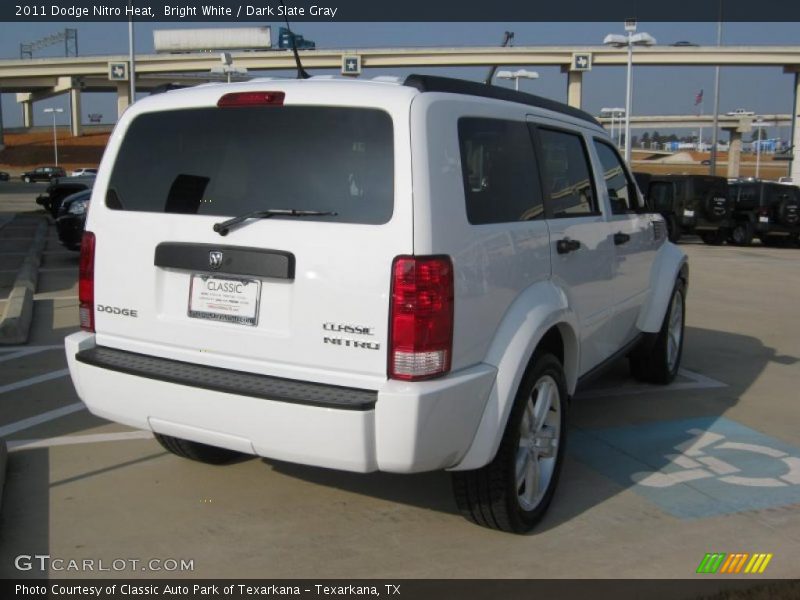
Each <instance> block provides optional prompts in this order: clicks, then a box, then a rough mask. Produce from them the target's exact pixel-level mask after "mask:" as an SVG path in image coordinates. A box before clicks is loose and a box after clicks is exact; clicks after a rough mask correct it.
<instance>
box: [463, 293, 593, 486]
mask: <svg viewBox="0 0 800 600" xmlns="http://www.w3.org/2000/svg"><path fill="white" fill-rule="evenodd" d="M553 327H558V328H559V332H560V333H561V336H562V339H563V341H564V363H565V364H564V371H565V374H566V378H567V389H568V393H569V394H570V395H571V394H572V393H573V392H574V391H575V386H576V384H577V379H578V364H579V357H580V354H579V353H580V345H579V342H578V339H579V338H578V337H577V335H576V333H575V332H576V331H578V326H577V318H576V317H575V314H574V313H573V312H572V310H571V308H570V306H569V302H568V300H567V295H566V294H565V293H564V292H563V290H561V289H560V288H558V287H557V286H556V285H555V284H554V283H553V282H552V281H550V280H548V281H542V282H539V283H536V284H534V285H532V286H531V287H529V288H528V289H527V290H525V291H524V292H523V293H522V294H520V296H519V297H518V298H517V299H516V300H515V301H514V302H513V303H512V304H511V306H510V307H509V309H508V311H507V312H506V314H505V316H504V317H503V320H502V321H501V323H500V326H499V327H498V329H497V334H496V335H495V337H494V339H493V340H492V343H491V345H490V346H489V350H488V352H487V354H486V358H485V360H484V362H485V363H487V364H489V365H492V366H494V367H495V368H496V369H497V377H496V378H495V381H494V385H493V386H492V389H491V392H490V393H489V396H488V398H487V401H486V406H485V408H484V411H483V415H482V416H481V420H480V423H479V425H478V428H477V430H476V432H475V435H474V437H473V439H472V444H471V445H470V447H469V449H468V450H467V452H466V453H465V454H464V456H463V457H462V459H461V460H460V461H459V462H458V463H457V464H456V465H454V466H453V467H451V468H450V469H448V470H451V471H465V470H471V469H479V468H480V467H482V466H484V465H486V464H488V463H489V462H491V460H492V459H493V458H494V456H495V454H496V453H497V449H498V448H499V446H500V441H501V440H502V438H503V433H504V432H505V428H506V422H507V421H508V417H509V414H510V413H511V407H512V406H513V404H514V399H515V398H516V395H517V389H518V388H519V385H520V382H521V381H522V377H523V375H524V374H525V371H526V370H527V368H528V365H529V364H530V361H531V358H532V356H533V353H534V351H535V350H536V348H537V346H538V345H539V342H540V341H541V339H542V337H544V335H545V334H546V333H547V332H548V331H549V330H550V329H551V328H553Z"/></svg>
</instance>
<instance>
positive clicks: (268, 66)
mask: <svg viewBox="0 0 800 600" xmlns="http://www.w3.org/2000/svg"><path fill="white" fill-rule="evenodd" d="M352 54H357V55H359V56H361V63H362V68H363V69H370V68H395V67H405V68H411V67H456V66H490V65H508V66H512V65H513V66H516V65H529V66H558V67H561V70H562V71H563V72H564V73H566V74H567V86H566V88H567V89H566V92H567V93H566V96H567V102H568V103H569V104H570V105H572V106H578V107H579V106H580V105H581V99H582V87H583V73H584V70H581V69H579V68H577V66H576V64H575V63H576V61H575V55H576V54H582V55H589V57H590V63H591V66H592V67H601V66H624V65H626V64H627V51H626V49H624V48H613V47H607V46H583V47H576V46H515V47H510V48H500V47H496V46H489V47H458V48H361V49H358V48H354V49H336V50H332V49H320V50H303V51H300V55H301V57H302V60H303V64H304V66H305V67H306V68H307V69H336V70H338V69H340V68H341V64H342V57H343V56H344V55H352ZM633 56H634V64H635V65H636V66H687V67H688V66H691V67H699V66H723V67H725V66H727V67H734V66H737V67H741V66H749V67H753V66H763V67H781V68H783V70H784V72H786V73H790V74H793V75H794V86H795V106H794V110H793V115H794V121H795V122H797V120H798V113H800V110H798V105H797V97H798V91H800V46H721V47H718V46H693V47H675V46H654V47H651V48H637V49H636V51H635V52H634V55H633ZM127 59H128V57H127V56H125V55H117V56H84V57H70V58H39V59H31V60H4V61H0V93H1V92H5V91H13V92H18V93H20V94H22V95H21V96H19V97H18V100H19V101H20V102H21V103H22V105H23V111H26V110H27V111H28V112H30V109H25V108H24V107H25V105H26V104H28V105H30V103H32V102H34V101H36V100H37V99H39V98H42V97H48V94H49V95H53V94H58V93H70V94H71V96H72V98H73V103H72V104H73V111H72V112H73V113H74V114H73V116H74V117H75V116H79V114H80V112H79V110H78V111H77V113H76V110H75V108H74V107H75V105H76V104H77V105H79V104H80V98H79V96H80V92H81V91H82V90H85V89H92V88H91V87H88V86H91V85H92V84H93V82H94V85H97V86H98V88H96V89H101V88H102V84H101V83H100V80H102V79H103V78H105V79H107V77H108V75H107V74H108V64H109V62H126V61H127ZM233 59H234V62H235V64H236V65H237V66H239V67H245V68H247V69H248V70H249V71H267V70H277V69H280V70H291V69H294V59H293V56H292V53H291V52H290V51H288V50H270V51H265V52H238V53H233ZM218 60H219V58H218V56H217V54H216V53H191V54H155V55H139V56H137V58H136V63H137V64H136V72H137V87H142V88H145V87H146V81H147V77H148V76H155V75H159V74H160V75H164V74H167V73H169V74H173V75H171V77H175V76H178V75H184V74H188V73H208V72H209V71H210V70H211V68H212V67H215V66H217V65H218ZM65 78H67V79H65ZM139 81H141V82H142V83H141V84H139V83H138V82H139ZM120 83H121V82H120ZM124 88H125V86H124V85H121V84H115V85H114V86H113V87H112V88H110V89H116V91H117V94H118V102H117V105H118V109H119V110H120V111H122V110H124V108H125V107H126V106H127V104H128V102H129V101H130V99H129V98H127V97H126V94H127V92H125V90H124ZM103 89H105V88H103ZM24 94H30V96H25V95H24ZM79 129H80V124H79V119H75V118H73V133H76V134H79ZM793 130H794V136H793V143H794V146H795V147H798V148H800V127H798V126H797V123H795V124H794V127H793ZM795 169H796V170H797V171H798V172H797V173H796V174H795V175H796V176H797V177H798V179H800V161H795V162H794V165H793V174H794V170H795Z"/></svg>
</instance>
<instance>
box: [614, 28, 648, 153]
mask: <svg viewBox="0 0 800 600" xmlns="http://www.w3.org/2000/svg"><path fill="white" fill-rule="evenodd" d="M634 31H636V19H627V20H626V21H625V32H626V35H618V34H616V33H609V34H608V35H607V36H606V37H605V39H604V40H603V43H604V44H606V45H608V46H614V47H615V48H625V47H627V48H628V77H627V79H628V81H627V87H626V94H625V160H626V161H627V162H628V163H630V161H631V105H632V104H633V85H632V80H631V73H632V71H633V47H634V46H652V45H654V44H655V43H656V40H655V38H654V37H653V36H652V35H650V34H649V33H645V32H643V31H642V32H640V33H634Z"/></svg>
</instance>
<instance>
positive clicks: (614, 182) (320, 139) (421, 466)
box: [66, 76, 688, 532]
mask: <svg viewBox="0 0 800 600" xmlns="http://www.w3.org/2000/svg"><path fill="white" fill-rule="evenodd" d="M92 194H93V196H92V202H91V210H90V211H89V215H88V220H87V223H86V233H85V236H84V238H83V245H82V254H81V263H80V265H81V266H80V319H81V326H82V328H83V330H84V331H81V332H79V333H75V334H73V335H71V336H69V337H68V338H67V340H66V351H67V355H68V359H69V367H70V371H71V373H72V378H73V380H74V382H75V387H76V389H77V390H78V393H79V394H80V397H81V398H82V399H83V400H84V401H85V402H86V405H87V406H88V407H89V409H90V410H91V411H92V412H93V413H94V414H96V415H99V416H101V417H106V418H108V419H112V420H114V421H118V422H121V423H125V424H127V425H130V426H133V427H139V428H142V429H148V430H152V431H153V432H155V434H156V437H157V438H158V440H159V441H160V442H161V444H162V445H163V446H164V447H165V448H166V449H168V450H170V451H171V452H173V453H175V454H177V455H180V456H184V457H187V458H191V459H195V460H201V461H206V462H213V463H220V462H225V461H228V460H230V459H232V458H234V457H236V456H237V455H238V453H247V454H255V455H259V456H264V457H270V458H275V459H279V460H284V461H291V462H296V463H303V464H308V465H317V466H321V467H330V468H335V469H344V470H348V471H359V472H365V473H366V472H371V471H377V470H380V471H389V472H394V473H413V472H419V471H429V470H435V469H447V470H450V471H452V472H453V475H454V478H453V479H454V489H455V495H456V498H457V501H458V505H459V507H460V508H461V510H462V512H463V513H464V515H465V516H467V517H468V518H470V519H472V520H473V521H475V522H477V523H479V524H481V525H486V526H489V527H493V528H498V529H502V530H506V531H513V532H525V531H529V530H530V529H531V528H532V527H533V526H534V524H535V523H536V522H537V521H538V520H539V519H540V518H541V517H542V515H543V514H544V511H545V510H546V508H547V506H548V504H549V502H550V499H551V497H552V495H553V491H554V489H555V486H556V482H557V479H558V473H559V470H560V466H561V463H562V462H563V456H564V446H565V439H566V434H567V428H566V420H565V418H566V412H567V408H568V405H569V398H570V396H571V395H572V394H573V393H574V392H575V389H576V386H577V385H578V384H579V382H580V381H581V380H583V379H585V378H587V377H589V376H591V375H592V374H594V373H596V372H597V371H598V370H599V369H600V368H601V367H602V366H603V365H605V364H606V363H608V362H610V361H612V360H613V359H615V358H618V357H621V356H624V355H628V356H629V357H630V359H631V366H632V369H633V371H634V374H635V375H637V376H638V377H640V378H643V379H647V380H650V381H657V382H661V383H667V382H669V381H670V380H671V379H672V378H673V377H674V376H675V373H676V372H677V370H678V364H679V362H680V356H681V347H682V341H683V322H684V298H685V293H686V285H687V278H688V268H687V264H686V258H685V256H684V254H683V253H682V252H681V251H680V250H679V249H678V248H677V247H676V246H674V245H672V244H670V243H668V242H667V241H666V228H665V227H664V223H663V221H662V219H661V217H660V216H658V215H656V214H652V213H648V212H647V211H646V210H645V209H644V205H643V202H642V199H641V196H640V194H639V192H638V190H637V188H636V185H635V183H634V180H633V178H632V177H631V175H630V173H629V171H628V169H627V167H626V166H625V164H624V163H623V161H622V160H621V159H620V157H619V154H618V153H617V151H616V150H615V149H614V146H613V144H612V143H611V142H610V140H609V138H608V136H607V134H606V133H605V131H604V130H603V129H602V128H601V127H600V126H599V125H598V124H597V122H596V121H595V120H594V119H593V118H592V117H591V116H589V115H587V114H586V113H583V112H582V111H579V110H577V109H574V108H570V107H567V106H564V105H562V104H559V103H556V102H553V101H550V100H546V99H543V98H539V97H537V96H531V95H528V94H522V93H518V92H513V91H510V90H506V89H500V88H495V87H492V86H486V85H482V84H478V83H471V82H464V81H458V80H453V79H445V78H439V77H427V76H410V77H408V78H407V79H406V80H405V81H404V82H399V81H397V82H389V81H340V80H327V79H314V78H312V79H308V80H296V81H291V80H288V81H287V80H254V81H250V82H247V83H236V84H228V85H204V86H199V87H195V88H192V89H186V90H179V91H172V92H168V93H164V94H160V95H158V96H151V97H149V98H147V99H145V100H142V101H140V102H137V103H136V104H135V105H133V107H131V108H130V109H129V110H128V111H127V112H126V113H125V115H124V117H123V118H122V119H121V120H120V122H119V124H118V125H117V128H116V129H115V131H114V133H113V135H112V136H111V139H110V141H109V145H108V148H107V150H106V153H105V156H104V158H103V162H102V165H101V166H100V172H99V174H98V176H97V182H96V183H95V186H94V190H93V192H92Z"/></svg>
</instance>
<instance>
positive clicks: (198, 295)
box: [188, 275, 261, 325]
mask: <svg viewBox="0 0 800 600" xmlns="http://www.w3.org/2000/svg"><path fill="white" fill-rule="evenodd" d="M260 297H261V282H260V281H259V280H257V279H234V278H229V277H213V276H211V275H192V279H191V283H190V285H189V311H188V315H189V316H190V317H193V318H195V319H210V320H212V321H223V322H225V323H238V324H240V325H256V324H258V301H259V298H260Z"/></svg>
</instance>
